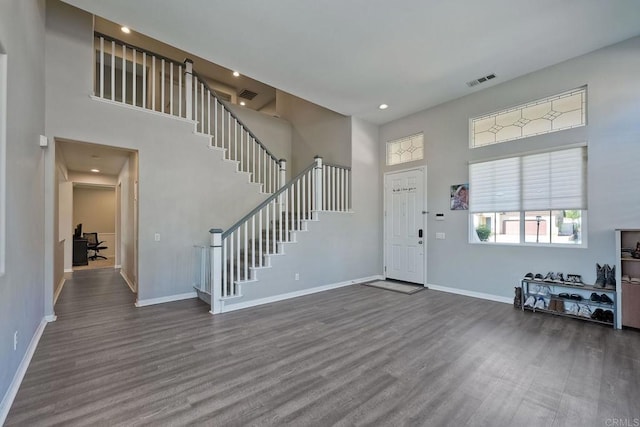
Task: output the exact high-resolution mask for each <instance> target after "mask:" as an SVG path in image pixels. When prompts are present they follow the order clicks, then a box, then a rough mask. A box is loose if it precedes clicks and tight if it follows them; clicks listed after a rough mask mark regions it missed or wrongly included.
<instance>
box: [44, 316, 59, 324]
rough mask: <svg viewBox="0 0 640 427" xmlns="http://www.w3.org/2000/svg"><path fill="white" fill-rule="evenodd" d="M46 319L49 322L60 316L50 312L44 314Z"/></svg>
mask: <svg viewBox="0 0 640 427" xmlns="http://www.w3.org/2000/svg"><path fill="white" fill-rule="evenodd" d="M44 320H45V321H46V322H47V323H51V322H55V321H56V320H58V316H56V315H55V314H49V315H47V316H44Z"/></svg>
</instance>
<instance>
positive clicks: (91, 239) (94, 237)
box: [83, 233, 108, 261]
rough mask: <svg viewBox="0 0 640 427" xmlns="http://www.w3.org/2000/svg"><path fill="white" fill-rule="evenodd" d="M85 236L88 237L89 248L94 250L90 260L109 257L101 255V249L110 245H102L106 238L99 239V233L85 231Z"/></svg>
mask: <svg viewBox="0 0 640 427" xmlns="http://www.w3.org/2000/svg"><path fill="white" fill-rule="evenodd" d="M83 236H84V238H85V239H87V250H88V251H93V255H91V256H90V257H89V259H90V260H92V261H95V260H97V259H98V258H102V259H107V257H105V256H102V255H100V250H101V249H108V247H107V246H100V245H102V244H103V243H104V240H102V241H98V233H84V235H83Z"/></svg>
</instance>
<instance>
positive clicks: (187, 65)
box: [184, 58, 193, 120]
mask: <svg viewBox="0 0 640 427" xmlns="http://www.w3.org/2000/svg"><path fill="white" fill-rule="evenodd" d="M184 97H185V104H186V105H185V106H186V114H187V119H189V120H191V119H193V61H192V60H190V59H189V58H187V59H185V60H184Z"/></svg>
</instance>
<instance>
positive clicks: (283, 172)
mask: <svg viewBox="0 0 640 427" xmlns="http://www.w3.org/2000/svg"><path fill="white" fill-rule="evenodd" d="M278 163H279V164H280V177H279V178H280V182H279V184H280V185H278V188H279V189H280V188H282V187H284V185H285V184H286V183H287V161H286V160H285V159H280V161H279V162H278Z"/></svg>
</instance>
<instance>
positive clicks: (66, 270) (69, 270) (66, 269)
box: [64, 268, 73, 273]
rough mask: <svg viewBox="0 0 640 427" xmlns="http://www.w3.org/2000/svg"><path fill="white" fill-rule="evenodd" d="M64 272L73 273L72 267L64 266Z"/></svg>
mask: <svg viewBox="0 0 640 427" xmlns="http://www.w3.org/2000/svg"><path fill="white" fill-rule="evenodd" d="M64 272H65V273H73V268H65V269H64Z"/></svg>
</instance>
